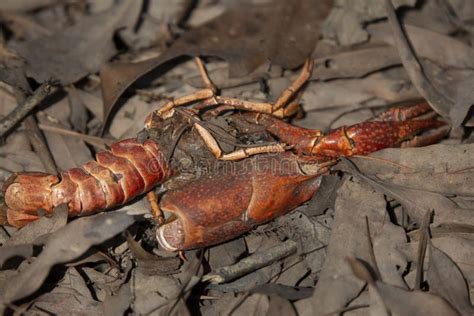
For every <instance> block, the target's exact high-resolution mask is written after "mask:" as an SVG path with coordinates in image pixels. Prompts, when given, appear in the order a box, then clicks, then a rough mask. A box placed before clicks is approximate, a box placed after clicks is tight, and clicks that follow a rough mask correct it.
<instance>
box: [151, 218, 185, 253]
mask: <svg viewBox="0 0 474 316" xmlns="http://www.w3.org/2000/svg"><path fill="white" fill-rule="evenodd" d="M156 239H157V240H158V243H159V244H160V246H161V247H163V248H165V249H166V250H168V251H176V250H179V249H181V248H182V247H183V245H184V230H183V224H182V222H181V220H180V219H179V218H178V219H175V220H173V221H172V222H169V223H166V224H163V225H162V226H161V227H159V228H158V229H157V230H156Z"/></svg>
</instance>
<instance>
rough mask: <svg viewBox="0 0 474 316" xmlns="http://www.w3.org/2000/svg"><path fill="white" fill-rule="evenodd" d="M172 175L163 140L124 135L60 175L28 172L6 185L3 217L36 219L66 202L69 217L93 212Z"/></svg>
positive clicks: (12, 221) (16, 222) (18, 221)
mask: <svg viewBox="0 0 474 316" xmlns="http://www.w3.org/2000/svg"><path fill="white" fill-rule="evenodd" d="M170 175H171V172H170V169H169V167H168V165H167V163H166V158H165V155H164V154H163V153H162V151H161V150H160V148H159V145H158V144H157V143H156V142H154V141H152V140H146V141H145V142H144V143H143V144H142V143H139V142H138V141H137V139H135V138H132V139H125V140H122V141H119V142H117V143H114V144H113V145H112V146H111V147H110V151H103V152H99V153H98V154H97V155H96V161H89V162H87V163H86V164H84V165H83V166H82V167H81V168H72V169H70V170H68V171H67V172H62V173H61V175H60V177H56V176H53V175H49V174H45V173H39V172H24V173H19V174H16V175H13V176H12V177H11V178H10V179H9V180H8V181H7V182H6V183H5V185H4V188H3V191H4V196H5V204H6V207H7V209H6V210H4V211H3V213H4V214H2V216H0V218H3V221H4V222H6V223H5V224H9V225H12V226H16V227H21V226H24V225H25V224H27V223H29V222H30V221H32V220H35V219H37V218H38V215H37V214H38V213H37V212H38V210H44V211H46V212H47V213H51V212H52V210H53V208H54V207H56V206H58V205H60V204H63V203H66V204H67V205H68V207H69V215H70V216H79V215H90V214H94V213H96V212H99V211H101V210H105V209H109V208H112V207H114V206H117V205H121V204H123V203H126V202H127V201H130V200H131V199H133V198H134V197H136V196H138V195H140V194H142V193H144V192H147V191H149V190H150V189H152V188H153V187H154V186H155V185H157V184H158V183H160V182H162V181H164V180H166V179H167V178H168V177H169V176H170Z"/></svg>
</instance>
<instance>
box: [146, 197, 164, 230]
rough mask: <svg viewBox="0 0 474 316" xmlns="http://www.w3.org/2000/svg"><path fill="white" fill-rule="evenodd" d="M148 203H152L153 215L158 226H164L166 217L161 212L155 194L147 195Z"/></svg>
mask: <svg viewBox="0 0 474 316" xmlns="http://www.w3.org/2000/svg"><path fill="white" fill-rule="evenodd" d="M146 198H147V200H148V203H150V207H151V214H152V215H153V217H154V218H155V219H156V221H157V222H158V224H160V225H163V224H164V223H165V217H164V215H163V211H161V209H160V206H159V205H158V198H157V197H156V194H155V192H153V191H150V192H148V193H147V194H146Z"/></svg>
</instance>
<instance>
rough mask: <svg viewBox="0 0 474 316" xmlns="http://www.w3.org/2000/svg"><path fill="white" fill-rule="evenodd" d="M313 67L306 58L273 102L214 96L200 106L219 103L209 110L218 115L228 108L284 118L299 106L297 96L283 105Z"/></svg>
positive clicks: (299, 86) (306, 77) (303, 82)
mask: <svg viewBox="0 0 474 316" xmlns="http://www.w3.org/2000/svg"><path fill="white" fill-rule="evenodd" d="M312 69H313V60H311V59H307V60H306V62H305V64H304V66H303V70H302V71H301V73H300V75H299V76H298V78H297V79H296V80H295V81H294V82H293V83H292V84H291V86H290V87H288V88H287V89H285V91H283V92H282V94H281V95H280V97H279V98H278V100H277V101H276V102H275V104H272V103H267V102H253V101H245V100H240V99H235V98H229V97H222V96H215V97H214V98H212V99H208V100H205V101H204V102H203V104H202V107H206V106H212V105H219V106H218V107H216V108H215V109H214V110H212V111H211V114H212V115H218V114H219V113H221V112H222V111H228V110H244V111H252V112H258V113H265V114H273V115H274V116H276V117H279V118H284V117H289V116H291V115H293V114H295V113H296V112H297V110H298V108H299V104H298V101H299V98H297V100H295V101H294V102H292V103H290V104H289V105H288V107H286V108H285V107H284V106H285V105H286V104H287V103H288V101H289V100H290V99H291V98H292V97H294V95H295V94H296V93H297V92H298V91H299V90H300V89H301V87H302V86H303V85H304V84H305V83H306V81H307V80H308V79H309V78H310V76H311V72H312Z"/></svg>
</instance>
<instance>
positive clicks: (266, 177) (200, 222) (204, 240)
mask: <svg viewBox="0 0 474 316" xmlns="http://www.w3.org/2000/svg"><path fill="white" fill-rule="evenodd" d="M319 183H320V177H319V175H316V174H314V175H311V176H309V175H306V174H304V173H303V172H302V171H301V170H300V169H299V166H298V162H297V157H296V156H294V155H293V154H291V153H289V152H285V153H281V154H277V155H262V156H256V157H253V158H250V159H246V160H244V161H241V162H236V163H234V165H233V168H232V170H227V169H223V170H219V171H218V172H216V173H214V174H211V175H208V176H204V177H202V178H200V179H198V180H196V181H193V182H190V183H188V184H186V185H184V186H183V187H181V188H180V189H178V190H174V191H170V192H167V193H166V194H165V195H164V196H163V198H162V200H161V204H160V205H161V207H162V210H163V211H164V212H169V213H173V214H175V215H176V216H177V219H176V220H174V221H172V222H171V223H168V224H165V225H163V226H162V227H160V228H159V229H158V231H157V238H158V241H159V243H160V244H161V245H162V246H163V247H164V248H166V249H168V250H185V249H191V248H199V247H205V246H210V245H213V244H217V243H221V242H224V241H226V240H229V239H232V238H235V237H237V236H239V235H241V234H242V233H244V232H247V231H249V230H250V229H252V228H253V227H254V226H255V225H258V224H262V223H265V222H267V221H269V220H271V219H273V218H275V217H277V216H281V215H283V214H285V213H287V212H289V211H290V210H292V209H294V208H295V207H297V206H298V205H301V204H302V203H304V202H305V201H307V200H308V199H310V198H311V197H312V196H313V194H314V193H315V192H316V191H317V189H318V188H319Z"/></svg>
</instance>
